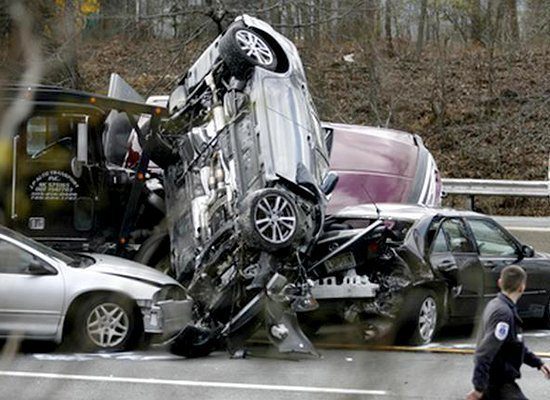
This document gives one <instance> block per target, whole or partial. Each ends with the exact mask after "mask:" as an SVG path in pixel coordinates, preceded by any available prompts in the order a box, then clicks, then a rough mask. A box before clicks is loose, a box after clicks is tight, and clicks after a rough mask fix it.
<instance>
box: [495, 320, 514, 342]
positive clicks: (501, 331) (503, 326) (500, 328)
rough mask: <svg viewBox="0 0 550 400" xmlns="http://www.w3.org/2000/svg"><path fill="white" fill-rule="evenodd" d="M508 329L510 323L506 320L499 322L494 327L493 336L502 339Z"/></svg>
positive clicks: (506, 334) (504, 337)
mask: <svg viewBox="0 0 550 400" xmlns="http://www.w3.org/2000/svg"><path fill="white" fill-rule="evenodd" d="M508 331H510V325H508V324H507V323H506V322H499V323H498V324H497V326H496V328H495V337H496V338H497V339H498V340H500V341H502V340H504V339H506V336H508Z"/></svg>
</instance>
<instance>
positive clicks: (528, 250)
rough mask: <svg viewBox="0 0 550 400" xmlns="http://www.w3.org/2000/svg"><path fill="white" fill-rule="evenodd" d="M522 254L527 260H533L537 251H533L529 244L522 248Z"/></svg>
mask: <svg viewBox="0 0 550 400" xmlns="http://www.w3.org/2000/svg"><path fill="white" fill-rule="evenodd" d="M521 254H522V256H523V257H525V258H531V257H534V256H535V249H533V246H529V245H527V244H524V245H523V246H521Z"/></svg>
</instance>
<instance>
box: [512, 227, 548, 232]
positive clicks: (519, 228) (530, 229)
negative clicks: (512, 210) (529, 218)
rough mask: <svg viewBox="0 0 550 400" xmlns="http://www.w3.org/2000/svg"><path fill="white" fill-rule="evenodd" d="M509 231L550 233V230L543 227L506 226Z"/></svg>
mask: <svg viewBox="0 0 550 400" xmlns="http://www.w3.org/2000/svg"><path fill="white" fill-rule="evenodd" d="M505 228H506V229H508V230H509V231H525V232H550V228H544V227H541V226H505Z"/></svg>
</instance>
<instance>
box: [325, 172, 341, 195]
mask: <svg viewBox="0 0 550 400" xmlns="http://www.w3.org/2000/svg"><path fill="white" fill-rule="evenodd" d="M338 179H339V176H338V174H337V173H336V172H333V171H330V172H329V173H328V174H327V175H326V176H325V179H323V183H322V184H321V190H322V191H323V193H324V194H325V195H329V194H331V193H332V191H333V190H334V188H335V187H336V184H337V183H338Z"/></svg>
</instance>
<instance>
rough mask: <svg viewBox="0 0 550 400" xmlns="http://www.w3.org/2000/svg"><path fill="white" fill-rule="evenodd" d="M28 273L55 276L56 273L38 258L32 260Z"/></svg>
mask: <svg viewBox="0 0 550 400" xmlns="http://www.w3.org/2000/svg"><path fill="white" fill-rule="evenodd" d="M28 271H29V273H30V274H31V275H55V271H54V270H53V269H52V268H51V267H50V266H49V265H46V264H45V263H43V262H42V261H40V260H39V259H38V258H36V257H33V259H32V260H31V262H30V264H29V267H28Z"/></svg>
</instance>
